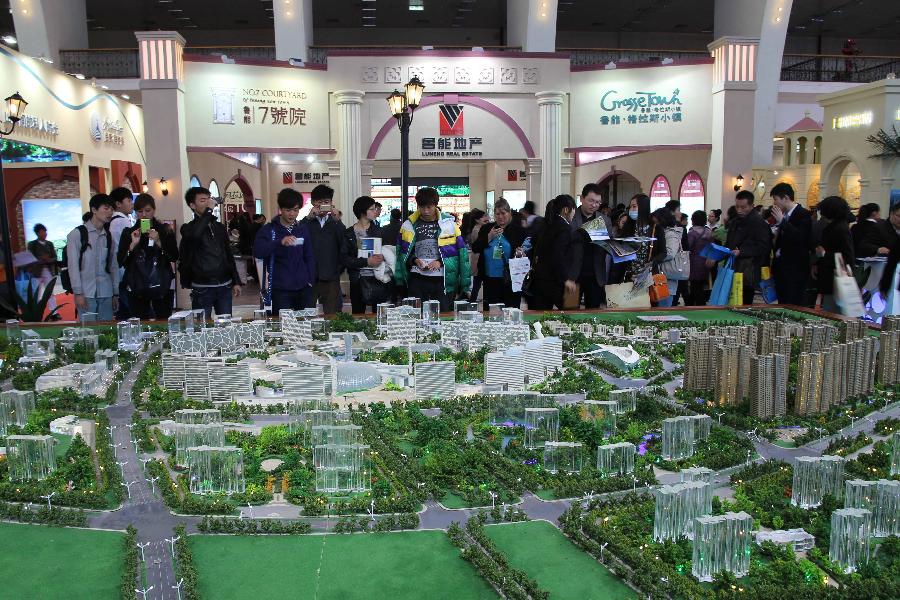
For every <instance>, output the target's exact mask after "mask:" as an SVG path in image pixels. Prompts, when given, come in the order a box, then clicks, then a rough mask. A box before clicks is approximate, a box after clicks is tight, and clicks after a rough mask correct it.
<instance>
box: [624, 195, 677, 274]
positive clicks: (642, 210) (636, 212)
mask: <svg viewBox="0 0 900 600" xmlns="http://www.w3.org/2000/svg"><path fill="white" fill-rule="evenodd" d="M618 237H653V238H655V241H654V243H653V244H652V245H651V244H650V243H649V242H643V243H640V244H638V248H637V258H636V259H635V260H633V261H631V262H625V263H618V264H614V265H613V268H612V269H610V283H622V282H624V281H633V280H634V276H635V275H637V274H639V273H641V272H642V271H643V270H644V269H645V268H646V266H647V264H648V263H650V262H651V260H652V259H653V258H654V257H658V256H660V255H663V256H664V255H665V252H666V236H665V233H664V232H663V229H662V227H654V225H653V222H652V220H651V218H650V196H648V195H646V194H635V195H634V196H632V197H631V200H630V201H629V202H628V220H627V221H625V225H624V226H623V227H622V229H621V231H620V232H619V236H618Z"/></svg>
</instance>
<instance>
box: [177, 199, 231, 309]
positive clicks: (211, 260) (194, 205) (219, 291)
mask: <svg viewBox="0 0 900 600" xmlns="http://www.w3.org/2000/svg"><path fill="white" fill-rule="evenodd" d="M184 201H185V203H186V204H187V205H188V208H190V209H191V210H192V211H193V213H194V220H193V221H191V222H190V223H185V224H184V225H182V226H181V245H180V246H179V248H178V254H179V256H180V257H181V262H180V263H179V264H178V274H179V275H180V276H181V287H184V288H191V308H193V309H195V310H196V309H201V308H202V309H203V310H204V312H205V313H206V318H207V319H209V318H211V316H212V311H213V309H215V311H216V314H217V315H226V314H231V306H232V304H231V303H232V294H233V295H234V296H235V297H237V296H240V295H241V285H242V282H241V279H240V277H239V276H238V272H237V265H235V263H234V255H233V254H232V252H231V244H229V242H228V231H227V230H226V229H225V226H224V225H222V224H221V223H219V220H218V219H217V218H216V217H215V215H213V207H214V206H215V205H216V201H215V200H214V199H213V197H212V195H211V194H210V192H209V190H208V189H206V188H202V187H192V188H190V189H188V191H187V192H185V194H184Z"/></svg>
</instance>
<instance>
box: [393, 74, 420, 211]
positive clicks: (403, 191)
mask: <svg viewBox="0 0 900 600" xmlns="http://www.w3.org/2000/svg"><path fill="white" fill-rule="evenodd" d="M424 90H425V86H424V85H422V82H421V81H419V78H418V77H413V78H412V79H410V80H409V83H407V84H406V85H405V86H404V91H405V93H401V92H399V91H398V90H394V91H393V93H392V94H391V95H390V96H388V97H387V102H388V107H389V108H390V110H391V114H392V115H393V116H394V118H395V119H397V127H399V128H400V210H401V212H402V213H403V218H404V219H405V218H406V216H407V215H408V214H409V198H408V195H409V128H410V126H411V125H412V122H413V113H414V112H415V110H416V108H418V107H419V103H420V102H421V101H422V92H423V91H424Z"/></svg>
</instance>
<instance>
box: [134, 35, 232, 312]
mask: <svg viewBox="0 0 900 600" xmlns="http://www.w3.org/2000/svg"><path fill="white" fill-rule="evenodd" d="M135 37H137V40H138V51H139V53H140V60H141V64H142V65H144V66H143V67H142V69H141V79H140V87H141V99H142V105H143V109H144V122H145V123H150V124H152V126H151V127H147V128H146V129H145V131H144V140H145V143H146V146H147V154H146V158H147V175H146V179H147V183H148V186H149V192H150V194H151V195H152V196H153V197H154V198H155V199H156V216H157V218H159V219H174V220H175V223H176V227H175V230H176V234H177V235H178V237H179V238H180V237H181V236H180V229H181V226H182V225H183V224H184V223H185V222H186V221H188V220H190V219H192V218H193V213H192V212H191V210H190V209H189V208H188V207H187V205H186V204H185V203H184V192H185V190H186V188H187V185H188V180H189V179H190V171H189V169H188V158H187V140H186V138H185V132H186V131H187V129H186V127H185V108H184V81H183V74H184V69H183V63H182V50H183V49H184V38H183V37H181V35H179V34H178V33H177V32H175V31H139V32H136V33H135ZM162 177H165V178H166V181H167V182H168V189H169V194H168V195H167V196H163V195H162V191H161V190H160V185H159V180H160V178H162ZM222 191H223V192H224V191H225V190H222ZM177 296H178V298H177V304H178V306H180V307H186V306H190V297H189V292H188V290H185V289H183V288H181V287H180V286H179V287H178V288H177Z"/></svg>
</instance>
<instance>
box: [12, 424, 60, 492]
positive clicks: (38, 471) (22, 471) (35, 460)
mask: <svg viewBox="0 0 900 600" xmlns="http://www.w3.org/2000/svg"><path fill="white" fill-rule="evenodd" d="M55 444H56V440H55V439H53V436H52V435H10V436H7V438H6V460H7V461H8V462H9V480H10V481H30V480H35V479H38V480H39V479H44V478H45V477H47V476H48V475H50V473H52V472H53V471H55V470H56V455H55V453H54V452H53V446H54V445H55Z"/></svg>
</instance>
